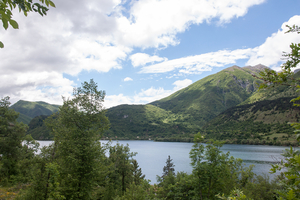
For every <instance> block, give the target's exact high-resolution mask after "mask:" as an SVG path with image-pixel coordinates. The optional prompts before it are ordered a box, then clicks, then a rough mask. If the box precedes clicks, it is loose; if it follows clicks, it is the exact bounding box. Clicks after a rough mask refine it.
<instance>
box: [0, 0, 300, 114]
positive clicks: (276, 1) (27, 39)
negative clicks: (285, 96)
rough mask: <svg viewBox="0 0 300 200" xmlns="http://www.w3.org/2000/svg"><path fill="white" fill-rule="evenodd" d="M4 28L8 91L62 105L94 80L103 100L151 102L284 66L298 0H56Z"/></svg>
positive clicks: (3, 75) (0, 64)
mask: <svg viewBox="0 0 300 200" xmlns="http://www.w3.org/2000/svg"><path fill="white" fill-rule="evenodd" d="M53 2H54V3H55V5H56V8H50V9H49V11H48V13H47V15H46V16H44V17H42V16H40V15H39V14H38V13H29V15H28V16H27V17H25V16H24V15H23V14H22V13H19V12H18V10H15V11H14V12H13V19H15V20H16V21H17V22H18V24H19V29H13V28H12V27H9V28H8V29H7V30H4V28H2V27H1V28H0V41H2V42H3V43H4V45H5V47H4V48H3V49H0V98H3V97H5V96H10V98H11V99H10V100H11V103H12V104H13V103H15V102H17V101H18V100H27V101H44V102H48V103H51V104H59V105H61V104H62V103H63V100H62V96H64V97H66V98H68V97H71V95H72V91H73V88H74V87H80V86H81V83H83V82H84V81H87V82H89V81H90V79H93V80H94V81H95V82H96V83H97V84H98V89H99V90H104V91H105V92H106V97H105V102H104V106H105V108H110V107H113V106H117V105H120V104H147V103H150V102H152V101H155V100H159V99H161V98H164V97H167V96H169V95H170V94H172V93H174V92H176V91H178V90H180V89H182V88H184V87H187V86H188V85H190V84H192V83H194V82H196V81H198V80H200V79H202V78H204V77H206V76H208V75H211V74H214V73H217V72H219V71H221V70H223V69H225V68H228V67H231V66H233V65H237V66H240V67H244V66H249V65H251V66H255V65H257V64H263V65H266V66H268V67H270V68H272V69H275V70H279V69H280V65H281V64H282V63H283V62H284V60H283V59H282V58H283V57H282V54H283V52H289V45H290V44H291V43H292V42H294V43H300V34H297V33H288V34H286V33H285V32H286V31H287V30H288V29H287V27H286V25H293V24H296V25H300V12H299V8H300V1H298V0H286V1H283V0H101V1H99V0H87V1H82V0H63V1H61V0H53Z"/></svg>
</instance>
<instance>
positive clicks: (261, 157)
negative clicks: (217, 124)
mask: <svg viewBox="0 0 300 200" xmlns="http://www.w3.org/2000/svg"><path fill="white" fill-rule="evenodd" d="M38 142H39V143H40V144H41V147H42V146H46V145H49V144H50V143H52V141H38ZM102 142H103V143H107V142H108V141H102ZM118 142H119V143H120V144H124V145H126V144H129V148H130V151H131V152H137V153H138V154H137V155H136V156H135V157H134V158H135V159H136V160H137V161H138V164H139V166H140V167H141V168H142V172H143V174H145V175H146V179H149V180H151V184H154V183H157V181H156V175H159V176H161V175H162V172H163V167H164V166H165V163H166V160H167V158H168V155H170V156H171V159H173V163H174V164H175V171H176V172H177V171H184V172H187V173H191V172H192V167H191V165H190V162H191V160H190V158H189V152H190V150H191V148H192V146H193V143H184V142H154V141H138V140H121V141H118ZM116 143H117V142H116V141H113V142H112V145H115V144H116ZM286 148H288V147H281V146H264V145H237V144H225V145H224V146H223V147H222V151H224V152H228V151H229V152H230V155H231V156H233V157H235V158H241V159H243V161H244V163H245V165H246V166H249V165H251V164H254V165H255V167H254V169H253V172H254V173H256V174H263V173H265V174H268V175H269V176H270V177H273V176H274V175H270V174H269V173H268V172H269V170H270V168H271V164H272V163H275V162H276V161H279V160H280V159H281V158H282V156H281V155H280V154H281V153H282V152H283V150H284V149H286ZM296 149H298V150H300V148H296Z"/></svg>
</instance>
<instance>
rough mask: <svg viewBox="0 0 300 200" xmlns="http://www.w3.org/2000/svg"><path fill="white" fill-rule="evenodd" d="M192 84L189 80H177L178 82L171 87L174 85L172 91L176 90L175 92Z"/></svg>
mask: <svg viewBox="0 0 300 200" xmlns="http://www.w3.org/2000/svg"><path fill="white" fill-rule="evenodd" d="M192 83H193V81H192V80H190V79H184V80H178V81H175V82H174V83H173V85H175V88H174V90H176V91H177V90H180V89H182V88H185V87H187V86H189V85H191V84H192Z"/></svg>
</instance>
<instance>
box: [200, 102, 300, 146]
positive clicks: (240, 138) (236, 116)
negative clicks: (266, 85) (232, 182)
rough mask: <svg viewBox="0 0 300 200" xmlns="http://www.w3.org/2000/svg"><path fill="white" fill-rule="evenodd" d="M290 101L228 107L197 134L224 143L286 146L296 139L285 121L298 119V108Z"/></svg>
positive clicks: (296, 120) (299, 118) (299, 113)
mask: <svg viewBox="0 0 300 200" xmlns="http://www.w3.org/2000/svg"><path fill="white" fill-rule="evenodd" d="M292 98H293V97H281V98H277V99H274V100H262V101H257V102H255V103H251V104H245V105H240V106H235V107H232V108H229V109H227V110H226V111H224V112H222V113H220V114H219V115H218V116H217V117H215V118H214V119H213V120H211V121H210V122H208V123H207V124H206V125H205V126H204V127H202V129H201V132H202V133H203V134H206V137H207V138H214V139H219V140H227V143H238V144H253V143H255V144H276V145H290V144H291V143H292V142H295V141H296V140H295V138H294V134H293V131H294V129H293V128H292V127H291V126H290V125H289V124H288V122H299V120H300V108H299V107H296V106H293V104H292V103H291V102H290V101H291V99H292ZM277 139H278V140H277Z"/></svg>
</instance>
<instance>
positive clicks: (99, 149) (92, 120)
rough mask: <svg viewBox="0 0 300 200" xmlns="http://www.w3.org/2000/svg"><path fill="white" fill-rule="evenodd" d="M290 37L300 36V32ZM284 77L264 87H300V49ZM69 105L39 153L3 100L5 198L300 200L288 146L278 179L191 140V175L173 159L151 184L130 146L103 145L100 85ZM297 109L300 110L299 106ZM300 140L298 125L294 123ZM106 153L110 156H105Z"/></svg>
mask: <svg viewBox="0 0 300 200" xmlns="http://www.w3.org/2000/svg"><path fill="white" fill-rule="evenodd" d="M290 32H298V33H300V28H299V27H298V26H293V27H290ZM291 49H292V52H291V53H290V54H286V56H287V58H288V59H287V62H286V63H285V64H284V65H283V66H282V72H279V73H277V72H275V71H272V70H268V69H267V70H265V72H262V73H261V74H260V75H261V76H260V77H259V78H260V79H261V80H263V81H264V84H263V85H262V86H261V87H262V88H263V87H270V86H273V85H275V84H288V85H290V86H295V87H297V88H300V86H299V82H298V80H295V79H294V78H293V77H292V75H293V73H292V72H291V68H293V67H296V66H297V65H298V64H299V63H300V55H299V52H300V44H292V45H291ZM73 95H74V98H72V99H71V100H70V99H64V104H63V106H62V107H60V108H59V112H58V113H56V114H55V115H53V116H52V117H51V118H47V120H46V121H47V122H46V125H47V126H48V127H49V128H50V130H51V133H52V134H53V135H54V144H53V145H51V146H49V147H45V148H43V149H41V152H40V153H39V154H37V151H38V150H39V148H38V143H36V141H35V140H33V139H32V137H31V136H30V135H26V134H25V133H26V129H27V126H26V125H24V124H23V123H18V122H17V121H16V119H17V118H18V113H16V112H15V111H14V110H12V109H9V104H10V102H9V97H5V98H4V99H2V100H1V101H0V119H1V120H0V136H1V137H0V155H1V157H0V184H1V189H0V195H1V198H2V199H12V198H14V199H84V200H86V199H115V200H116V199H201V200H203V199H275V198H277V199H287V200H293V199H300V174H299V171H300V152H299V151H294V150H293V148H292V147H291V148H290V149H287V150H286V151H285V152H284V153H283V156H284V159H283V160H282V161H281V162H280V163H278V164H276V165H273V166H272V168H271V172H273V173H274V172H276V171H280V170H282V169H283V168H285V171H284V172H282V173H281V176H279V177H277V179H276V180H275V181H271V182H270V181H269V180H268V178H267V177H264V176H256V175H255V174H253V172H252V166H250V167H248V168H245V167H243V165H242V160H240V159H236V158H233V157H229V153H223V152H221V151H220V148H221V146H222V145H223V143H221V142H218V141H214V140H211V141H210V142H209V143H208V144H207V145H206V146H204V145H203V144H202V143H201V142H203V139H204V137H203V136H202V135H201V134H200V133H198V134H196V135H195V136H194V145H193V148H192V149H191V151H190V158H191V165H192V167H193V171H192V174H186V173H183V172H178V173H177V174H174V164H173V163H172V159H171V158H170V157H168V159H167V161H166V166H165V167H163V175H162V176H161V177H158V182H159V183H158V184H157V185H154V186H151V185H150V184H149V182H148V181H147V180H145V177H144V176H143V174H142V171H141V169H140V168H139V166H138V163H137V162H136V160H134V159H133V157H134V155H135V154H134V153H131V152H130V149H129V147H128V146H123V145H119V144H117V145H116V146H111V145H110V144H107V145H104V146H101V144H100V142H99V139H100V138H101V136H102V134H103V131H104V130H106V129H108V125H109V122H108V118H107V117H106V116H105V111H104V110H103V107H102V102H103V101H104V96H105V93H104V92H103V91H98V90H97V85H96V83H95V82H94V81H93V80H91V81H90V83H87V82H84V83H83V84H82V87H80V88H77V89H75V90H74V94H73ZM298 100H300V96H299V97H296V98H294V99H293V100H292V101H293V102H294V105H295V106H300V104H298V103H297V101H298ZM291 125H292V126H293V127H294V128H295V132H296V139H297V140H298V141H299V139H300V134H299V131H300V123H299V122H295V123H291ZM106 152H107V153H108V155H107V154H106Z"/></svg>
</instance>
